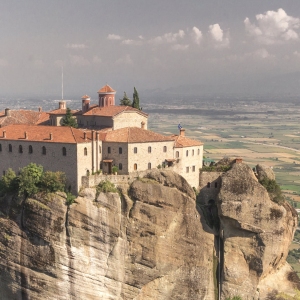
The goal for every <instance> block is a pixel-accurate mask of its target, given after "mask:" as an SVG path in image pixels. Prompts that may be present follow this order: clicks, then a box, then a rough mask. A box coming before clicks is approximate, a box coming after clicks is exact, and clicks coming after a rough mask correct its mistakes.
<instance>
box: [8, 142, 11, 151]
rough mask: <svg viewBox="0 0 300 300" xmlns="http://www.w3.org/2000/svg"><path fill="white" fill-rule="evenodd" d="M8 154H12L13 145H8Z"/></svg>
mask: <svg viewBox="0 0 300 300" xmlns="http://www.w3.org/2000/svg"><path fill="white" fill-rule="evenodd" d="M8 152H12V145H11V144H9V145H8Z"/></svg>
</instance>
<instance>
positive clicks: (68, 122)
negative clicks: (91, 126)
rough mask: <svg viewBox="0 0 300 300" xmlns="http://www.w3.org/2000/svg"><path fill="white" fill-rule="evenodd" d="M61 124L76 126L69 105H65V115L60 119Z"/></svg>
mask: <svg viewBox="0 0 300 300" xmlns="http://www.w3.org/2000/svg"><path fill="white" fill-rule="evenodd" d="M62 126H69V127H74V128H77V127H78V125H77V122H76V119H75V118H74V117H73V115H72V113H71V109H70V108H69V107H67V111H66V115H65V116H64V118H63V119H62Z"/></svg>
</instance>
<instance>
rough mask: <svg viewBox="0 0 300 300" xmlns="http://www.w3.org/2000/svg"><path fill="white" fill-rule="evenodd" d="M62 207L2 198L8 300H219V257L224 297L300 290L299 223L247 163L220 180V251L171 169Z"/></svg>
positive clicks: (1, 259) (2, 263)
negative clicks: (294, 250) (299, 275)
mask: <svg viewBox="0 0 300 300" xmlns="http://www.w3.org/2000/svg"><path fill="white" fill-rule="evenodd" d="M65 202H66V199H65V194H64V193H61V194H51V195H39V196H36V197H34V198H29V199H20V198H18V197H13V196H10V197H4V198H1V199H0V228H1V231H0V295H1V299H3V300H6V299H9V300H11V299H13V300H19V299H33V300H35V299H65V300H69V299H109V300H117V299H118V300H120V299H135V300H149V299H153V300H154V299H155V300H157V299H161V300H163V299H172V300H173V299H193V300H194V299H205V300H213V299H216V298H215V297H216V295H217V293H218V290H217V286H218V284H217V280H218V278H217V274H218V272H217V264H218V261H217V258H216V255H217V254H218V252H219V249H220V250H221V251H220V253H221V264H220V271H221V272H220V274H221V275H222V276H221V281H220V283H221V288H222V289H221V290H222V299H225V297H227V296H229V295H230V296H233V295H234V294H238V295H241V296H243V297H244V298H243V299H258V297H260V299H266V298H264V297H267V296H266V295H268V294H270V293H271V292H272V291H273V290H275V289H278V290H284V291H285V290H289V291H290V290H292V289H293V288H294V287H295V286H296V284H297V280H296V279H295V278H294V275H293V273H292V272H291V269H290V267H289V265H288V264H287V263H286V261H285V258H286V255H287V248H288V245H289V243H290V241H291V239H292V237H293V234H294V230H295V224H296V219H297V216H296V215H295V212H294V210H293V209H292V208H291V207H290V206H289V205H287V204H285V205H283V206H279V205H277V204H275V203H273V202H272V201H271V200H270V199H269V197H268V193H267V192H266V190H265V189H264V188H263V187H262V186H261V185H260V184H259V183H258V181H257V179H256V178H255V176H254V175H253V171H252V170H251V169H250V168H249V167H248V166H246V165H244V164H233V166H232V169H231V170H230V171H228V172H226V173H223V174H222V175H221V187H220V192H219V193H218V195H217V199H216V206H217V208H218V212H217V214H219V220H220V228H221V233H222V234H221V236H222V240H221V242H220V243H219V242H218V240H219V238H218V234H219V231H216V230H212V229H211V228H210V227H209V226H208V225H207V218H206V217H205V216H204V214H203V213H202V210H201V209H198V210H197V207H196V201H195V194H194V191H193V190H192V188H191V187H190V186H189V185H188V184H187V182H186V181H185V180H184V179H183V178H182V177H181V176H179V175H177V174H176V173H173V172H171V171H158V170H156V171H151V172H150V173H148V174H147V175H146V177H144V178H137V179H136V180H135V181H134V182H133V183H131V184H128V185H123V186H121V187H120V192H119V193H106V194H104V193H99V194H98V193H97V192H96V189H94V188H89V189H85V190H83V191H82V192H81V194H80V196H79V197H78V198H77V199H76V202H75V203H74V204H72V205H71V206H67V205H66V204H65ZM279 280H280V282H281V288H278V281H279Z"/></svg>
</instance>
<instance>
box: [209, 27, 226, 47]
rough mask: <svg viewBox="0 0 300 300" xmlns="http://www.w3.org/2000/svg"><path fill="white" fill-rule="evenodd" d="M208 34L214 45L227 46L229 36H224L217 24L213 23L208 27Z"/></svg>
mask: <svg viewBox="0 0 300 300" xmlns="http://www.w3.org/2000/svg"><path fill="white" fill-rule="evenodd" d="M208 34H209V35H210V37H211V39H212V40H213V41H214V42H215V46H216V47H218V48H219V47H228V46H229V38H228V37H226V36H225V34H224V31H223V30H222V29H221V27H220V25H219V24H213V25H210V26H209V27H208Z"/></svg>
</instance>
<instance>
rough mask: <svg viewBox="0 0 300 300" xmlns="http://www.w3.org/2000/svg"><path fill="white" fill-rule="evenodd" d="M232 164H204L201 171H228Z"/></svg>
mask: <svg viewBox="0 0 300 300" xmlns="http://www.w3.org/2000/svg"><path fill="white" fill-rule="evenodd" d="M230 169H231V166H203V167H202V169H201V171H204V172H227V171H229V170H230Z"/></svg>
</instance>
